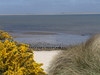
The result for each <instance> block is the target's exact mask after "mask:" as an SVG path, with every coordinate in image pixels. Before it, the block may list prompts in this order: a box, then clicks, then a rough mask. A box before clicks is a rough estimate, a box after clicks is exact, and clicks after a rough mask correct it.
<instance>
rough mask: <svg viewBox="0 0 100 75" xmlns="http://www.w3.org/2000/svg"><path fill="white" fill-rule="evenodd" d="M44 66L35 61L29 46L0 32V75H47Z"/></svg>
mask: <svg viewBox="0 0 100 75" xmlns="http://www.w3.org/2000/svg"><path fill="white" fill-rule="evenodd" d="M2 40H3V41H2ZM42 65H43V64H39V63H36V61H34V55H33V51H32V50H31V49H30V48H29V45H27V44H24V43H18V42H16V41H12V37H11V36H10V35H8V33H7V32H4V31H0V75H45V72H44V71H43V69H42V68H41V66H42Z"/></svg>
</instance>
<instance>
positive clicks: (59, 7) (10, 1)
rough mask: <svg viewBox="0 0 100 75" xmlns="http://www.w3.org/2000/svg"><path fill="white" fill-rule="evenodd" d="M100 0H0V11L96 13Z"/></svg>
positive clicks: (99, 9)
mask: <svg viewBox="0 0 100 75" xmlns="http://www.w3.org/2000/svg"><path fill="white" fill-rule="evenodd" d="M96 12H100V0H0V13H96Z"/></svg>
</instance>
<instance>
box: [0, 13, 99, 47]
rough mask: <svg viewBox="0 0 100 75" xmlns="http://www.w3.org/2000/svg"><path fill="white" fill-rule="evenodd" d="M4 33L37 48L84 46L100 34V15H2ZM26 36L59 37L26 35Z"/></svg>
mask: <svg viewBox="0 0 100 75" xmlns="http://www.w3.org/2000/svg"><path fill="white" fill-rule="evenodd" d="M0 30H4V31H8V32H14V34H17V35H22V36H24V37H17V38H15V40H17V41H20V42H24V43H31V44H33V45H34V46H50V47H51V46H62V45H63V46H65V45H69V44H74V43H75V44H76V43H81V42H84V41H85V40H87V39H88V38H89V37H90V36H91V35H93V34H97V33H100V14H79V15H78V14H77V15H0ZM24 32H46V33H55V34H49V35H47V34H45V35H44V34H23V33H24ZM27 36H28V37H27Z"/></svg>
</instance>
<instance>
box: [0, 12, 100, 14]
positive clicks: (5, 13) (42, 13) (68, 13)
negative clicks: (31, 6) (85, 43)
mask: <svg viewBox="0 0 100 75" xmlns="http://www.w3.org/2000/svg"><path fill="white" fill-rule="evenodd" d="M86 14H87V15H88V14H100V12H98V13H0V15H86Z"/></svg>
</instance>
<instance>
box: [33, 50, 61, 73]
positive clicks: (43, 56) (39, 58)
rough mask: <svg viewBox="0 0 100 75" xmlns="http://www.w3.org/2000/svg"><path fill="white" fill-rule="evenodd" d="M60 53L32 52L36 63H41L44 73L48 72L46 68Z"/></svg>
mask: <svg viewBox="0 0 100 75" xmlns="http://www.w3.org/2000/svg"><path fill="white" fill-rule="evenodd" d="M59 52H60V51H34V59H35V60H36V62H37V63H43V64H44V65H43V66H42V68H43V69H44V71H45V72H48V71H47V69H48V66H49V64H50V62H51V60H52V59H53V58H54V57H55V55H57V54H58V53H59Z"/></svg>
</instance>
